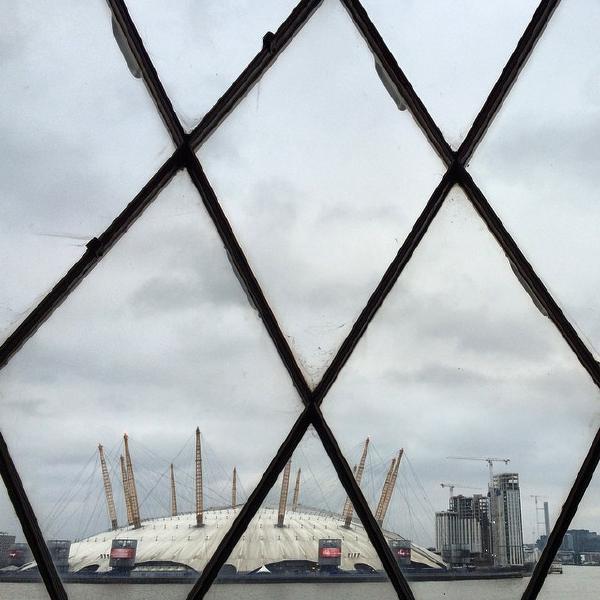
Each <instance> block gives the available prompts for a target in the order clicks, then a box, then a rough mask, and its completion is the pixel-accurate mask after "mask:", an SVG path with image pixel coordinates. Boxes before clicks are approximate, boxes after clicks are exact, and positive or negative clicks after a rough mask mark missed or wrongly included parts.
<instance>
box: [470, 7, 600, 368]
mask: <svg viewBox="0 0 600 600" xmlns="http://www.w3.org/2000/svg"><path fill="white" fill-rule="evenodd" d="M599 27H600V6H599V5H598V4H597V3H595V2H591V3H590V2H576V1H568V0H567V1H566V2H563V3H561V4H560V5H559V7H558V8H557V10H556V12H555V14H554V15H553V17H552V19H551V21H550V24H549V25H548V27H547V29H546V31H545V33H544V35H543V36H542V39H541V40H540V42H539V43H538V44H537V46H536V47H535V49H534V52H533V54H532V56H531V58H530V59H529V61H528V63H527V65H526V66H525V68H524V69H523V72H522V73H521V74H520V76H519V79H518V80H517V82H516V84H515V85H514V87H513V89H512V90H511V92H510V94H509V96H508V98H507V100H506V101H505V102H504V104H503V106H502V109H501V110H500V112H499V113H498V116H497V118H496V120H495V121H494V123H493V124H492V126H491V127H490V130H489V131H488V132H487V134H486V136H485V137H484V139H483V141H482V143H481V145H480V147H479V148H478V150H477V151H476V153H475V155H474V157H473V160H472V165H471V171H472V173H473V176H474V177H475V179H476V181H478V183H479V186H480V187H481V188H482V189H483V191H484V192H485V193H486V195H487V197H488V199H489V201H490V202H491V203H492V205H493V206H494V209H495V210H496V211H497V213H498V214H499V216H500V217H501V219H502V220H503V222H504V224H505V225H506V227H507V229H508V230H509V231H510V232H511V233H512V234H513V235H514V237H515V241H516V242H517V243H518V244H519V245H520V246H521V248H522V250H523V251H524V252H525V254H526V255H527V256H528V258H529V260H530V261H531V263H532V265H533V267H534V268H535V269H537V270H538V274H539V275H540V277H541V278H542V279H543V280H544V282H545V283H546V284H547V285H548V286H549V289H550V291H551V292H552V293H553V295H554V297H555V299H556V300H557V302H559V304H561V305H563V307H564V309H565V310H566V313H567V316H568V317H569V318H570V319H574V321H575V323H576V324H577V325H578V326H579V328H580V330H581V333H582V334H583V336H584V338H586V341H587V343H588V345H589V346H590V348H591V347H592V345H595V346H596V354H597V356H600V354H598V352H597V349H598V345H599V344H600V311H599V310H598V289H600V270H599V269H598V268H597V261H598V257H599V256H600V236H599V235H598V223H600V192H599V191H598V190H599V187H598V184H599V183H600V175H599V170H598V163H599V161H600V145H598V143H597V141H598V130H599V129H598V123H599V122H600V121H599V119H598V117H599V115H600V83H599V82H600V40H599V38H598V35H597V32H598V28H599Z"/></svg>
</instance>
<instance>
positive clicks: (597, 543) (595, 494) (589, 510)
mask: <svg viewBox="0 0 600 600" xmlns="http://www.w3.org/2000/svg"><path fill="white" fill-rule="evenodd" d="M599 531H600V479H599V478H598V472H596V474H595V475H594V478H593V479H592V481H591V483H590V485H589V487H588V489H587V491H586V493H585V496H584V497H583V500H582V501H581V503H580V504H579V507H578V509H577V514H576V515H575V517H574V518H573V521H571V524H570V525H569V529H568V530H567V533H566V535H565V536H564V538H563V542H562V544H561V546H560V548H559V550H558V553H557V555H556V559H555V561H554V564H553V568H552V570H551V575H550V576H549V577H548V578H547V579H546V581H545V583H544V587H543V588H542V590H541V591H540V595H539V596H538V598H540V600H558V599H559V598H568V597H570V596H571V597H577V598H580V599H581V600H593V599H594V598H596V596H597V595H598V585H599V584H600V535H598V532H599ZM545 543H546V536H542V537H541V538H540V540H539V542H538V546H539V548H540V550H541V549H543V547H544V545H545ZM555 575H560V576H555ZM573 590H575V591H576V594H575V595H574V594H573Z"/></svg>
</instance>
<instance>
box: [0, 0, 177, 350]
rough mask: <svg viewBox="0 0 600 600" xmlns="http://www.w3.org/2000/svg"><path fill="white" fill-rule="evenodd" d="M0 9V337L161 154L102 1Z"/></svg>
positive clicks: (161, 136)
mask: <svg viewBox="0 0 600 600" xmlns="http://www.w3.org/2000/svg"><path fill="white" fill-rule="evenodd" d="M2 13H3V23H4V25H3V35H2V42H1V44H2V63H1V70H2V80H3V83H2V94H0V130H1V131H2V142H3V160H2V166H1V171H0V263H1V264H2V278H3V282H4V283H3V285H2V288H1V289H0V341H4V339H5V337H6V336H7V335H8V333H10V332H11V331H12V330H13V329H14V328H15V327H16V325H18V324H19V323H20V322H21V321H22V320H23V318H24V317H25V316H26V315H27V314H28V312H29V311H30V310H31V309H32V308H34V307H35V306H36V305H37V303H38V302H39V301H40V300H41V299H42V298H43V296H44V295H45V294H46V293H47V292H48V291H49V289H50V288H51V286H52V285H53V284H54V283H56V282H57V281H58V279H59V278H60V277H62V276H63V275H64V274H65V273H66V272H67V270H68V269H69V267H71V266H72V265H73V263H74V262H75V261H76V260H77V259H78V258H79V257H80V256H81V255H82V254H83V252H84V251H85V244H86V243H87V242H88V241H89V240H90V239H92V238H93V237H95V236H98V235H99V234H101V233H102V232H103V231H104V229H105V228H106V227H108V225H109V224H110V223H111V222H112V220H113V219H114V218H115V216H116V215H117V214H119V212H120V211H121V210H122V209H123V208H124V207H125V206H126V204H127V203H128V202H129V201H130V200H131V199H132V198H133V197H134V196H135V194H137V193H138V192H139V190H140V188H141V187H142V186H143V185H144V184H145V183H146V182H147V181H148V179H150V177H151V176H152V175H153V174H154V172H155V171H156V170H157V169H158V168H159V167H160V165H161V164H162V163H163V162H164V161H165V160H166V159H167V158H168V157H169V155H170V153H171V152H172V150H173V148H172V144H171V141H170V138H169V135H168V133H167V131H166V129H165V128H164V126H163V124H162V122H161V120H160V116H159V115H158V113H157V111H156V107H155V106H154V104H153V102H152V100H151V99H150V98H149V96H148V94H147V92H146V89H145V87H144V85H143V83H142V81H141V80H139V79H136V78H134V77H133V76H132V74H131V72H130V71H129V69H128V67H127V63H126V61H125V58H124V57H123V54H122V53H121V51H120V50H119V47H118V45H117V42H116V40H115V37H114V35H113V30H112V26H111V16H110V12H109V10H108V7H107V6H106V3H105V2H103V1H102V0H90V1H89V2H74V1H70V0H60V1H59V2H54V3H52V4H40V3H39V2H35V1H33V2H31V1H28V0H25V1H23V2H18V3H7V2H3V3H2Z"/></svg>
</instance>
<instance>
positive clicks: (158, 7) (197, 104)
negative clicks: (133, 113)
mask: <svg viewBox="0 0 600 600" xmlns="http://www.w3.org/2000/svg"><path fill="white" fill-rule="evenodd" d="M296 3H297V2H296V0H261V1H260V2H253V1H251V0H233V1H227V2H220V1H219V0H208V1H206V0H203V1H202V2H192V1H190V0H175V1H173V2H168V3H167V2H162V1H161V0H151V1H148V0H130V1H129V2H127V6H128V7H129V9H130V11H131V14H132V17H133V18H134V20H135V23H136V26H137V28H138V31H139V32H140V34H141V35H142V38H143V40H144V43H145V45H146V48H147V49H148V52H149V54H150V58H151V59H152V61H153V62H154V65H155V67H156V68H157V70H158V73H159V75H160V77H161V80H162V82H163V84H164V86H165V88H166V90H167V93H168V94H169V95H170V96H171V99H172V101H173V105H174V108H175V110H176V111H177V114H178V115H179V118H180V119H181V120H182V122H183V124H184V126H185V127H186V129H191V128H192V127H193V126H194V125H196V124H197V123H198V122H199V121H200V119H201V118H202V117H203V116H204V115H205V114H206V113H207V112H208V111H209V110H210V108H211V107H212V106H213V105H214V104H215V102H216V101H217V100H218V99H219V97H220V96H222V95H223V94H224V93H225V91H226V90H227V88H229V86H230V85H231V84H232V83H233V82H234V81H235V80H236V79H237V77H238V75H239V74H240V73H241V72H242V70H243V69H244V68H245V67H246V66H247V65H248V63H249V62H250V61H251V60H252V59H253V58H254V57H255V56H256V54H257V53H258V52H259V51H260V49H261V48H262V45H263V42H262V38H263V36H264V35H265V34H266V33H267V32H268V31H276V30H277V28H278V27H279V25H280V24H281V23H282V22H283V21H284V20H285V19H286V18H287V17H288V15H289V14H290V13H291V11H292V9H293V8H294V6H295V5H296Z"/></svg>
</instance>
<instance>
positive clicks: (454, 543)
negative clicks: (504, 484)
mask: <svg viewBox="0 0 600 600" xmlns="http://www.w3.org/2000/svg"><path fill="white" fill-rule="evenodd" d="M435 521H436V522H435V530H436V549H437V551H438V552H439V553H440V554H441V556H442V558H443V559H444V560H445V561H446V562H448V563H450V564H454V565H456V564H468V563H470V562H480V563H481V562H487V561H489V558H490V537H491V536H490V526H489V518H488V499H487V498H486V497H485V496H482V495H480V494H476V495H474V496H462V495H459V496H452V497H451V498H450V503H449V510H446V511H441V512H437V513H436V515H435Z"/></svg>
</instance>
